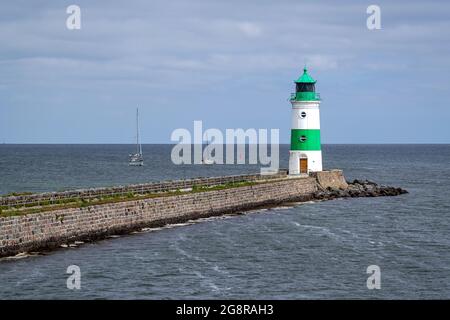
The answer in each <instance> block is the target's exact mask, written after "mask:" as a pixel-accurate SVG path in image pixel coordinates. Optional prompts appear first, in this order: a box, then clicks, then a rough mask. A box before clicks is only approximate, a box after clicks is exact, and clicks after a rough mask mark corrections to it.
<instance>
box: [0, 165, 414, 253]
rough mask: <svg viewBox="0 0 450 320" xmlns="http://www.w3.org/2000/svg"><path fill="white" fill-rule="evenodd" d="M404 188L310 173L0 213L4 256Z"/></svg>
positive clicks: (334, 174)
mask: <svg viewBox="0 0 450 320" xmlns="http://www.w3.org/2000/svg"><path fill="white" fill-rule="evenodd" d="M405 192H406V191H405V190H403V189H399V188H392V187H385V186H378V185H376V184H374V183H372V182H368V181H357V180H355V181H354V182H353V183H347V182H346V181H345V178H344V175H343V173H342V171H340V170H332V171H324V172H320V173H316V174H313V175H311V176H306V177H298V178H290V177H284V178H280V179H270V180H263V179H261V180H260V181H258V182H256V183H253V184H251V185H245V186H239V187H231V188H226V189H221V190H206V191H202V192H196V193H188V192H187V193H184V194H177V195H167V196H161V197H152V198H146V199H133V200H127V201H125V200H124V201H121V202H114V203H106V204H98V205H91V206H87V207H80V208H66V209H55V210H52V211H47V212H41V213H31V214H27V215H18V216H9V217H0V257H5V256H11V255H16V254H18V253H21V252H32V251H42V250H50V249H54V248H57V247H60V246H66V245H67V244H68V243H75V242H88V241H95V240H98V239H103V238H107V237H109V236H112V235H117V234H124V233H129V232H132V231H135V230H140V229H142V228H151V227H160V226H163V225H166V224H171V223H181V222H186V221H188V220H192V219H199V218H205V217H211V216H218V215H224V214H233V213H242V212H245V211H248V210H254V209H258V208H263V207H273V206H278V205H281V204H283V203H287V202H301V201H310V200H328V199H334V198H338V197H367V196H370V197H372V196H390V195H398V194H402V193H405Z"/></svg>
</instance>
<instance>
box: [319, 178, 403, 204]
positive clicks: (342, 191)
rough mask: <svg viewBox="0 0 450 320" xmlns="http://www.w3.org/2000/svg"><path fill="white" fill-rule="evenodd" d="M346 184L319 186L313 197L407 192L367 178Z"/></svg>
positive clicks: (352, 196)
mask: <svg viewBox="0 0 450 320" xmlns="http://www.w3.org/2000/svg"><path fill="white" fill-rule="evenodd" d="M347 185H348V186H347V187H346V188H333V187H327V188H319V190H318V191H316V192H315V193H314V194H313V197H314V199H317V200H330V199H335V198H356V197H384V196H398V195H401V194H405V193H408V191H407V190H405V189H402V188H395V187H389V186H384V185H378V184H377V183H375V182H372V181H369V180H353V182H347Z"/></svg>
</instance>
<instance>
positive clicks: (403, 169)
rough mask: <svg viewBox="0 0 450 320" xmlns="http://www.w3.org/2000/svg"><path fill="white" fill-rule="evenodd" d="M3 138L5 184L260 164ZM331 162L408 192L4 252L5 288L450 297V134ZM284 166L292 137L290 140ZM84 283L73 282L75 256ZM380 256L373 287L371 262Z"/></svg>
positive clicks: (5, 187)
mask: <svg viewBox="0 0 450 320" xmlns="http://www.w3.org/2000/svg"><path fill="white" fill-rule="evenodd" d="M129 149H130V147H129V146H111V145H109V146H10V145H0V193H8V192H12V191H44V190H60V189H67V188H73V187H84V186H103V185H112V184H125V183H134V182H145V181H150V180H161V179H174V178H181V177H188V176H209V175H223V174H232V173H242V172H255V171H256V170H257V167H254V166H185V167H175V166H173V165H171V163H170V146H144V152H145V157H146V166H145V167H143V168H132V167H128V166H127V165H126V160H127V159H126V155H127V154H128V152H129ZM323 151H324V152H323V153H324V163H325V166H326V167H327V168H342V169H344V170H345V173H346V176H347V177H348V178H349V179H353V178H368V179H371V180H375V181H377V182H379V183H383V184H390V185H395V186H401V187H403V188H406V189H408V190H409V192H410V193H409V194H407V195H402V196H399V197H384V198H383V197H382V198H360V199H340V200H333V201H327V202H320V203H304V204H299V205H298V206H295V207H283V208H277V209H271V210H263V211H258V212H254V213H249V214H246V215H242V216H232V217H226V218H224V217H221V218H215V219H207V220H205V221H202V222H198V223H192V224H186V225H184V226H178V227H171V228H163V229H159V230H153V231H147V232H142V233H139V234H133V235H129V236H123V237H121V238H119V239H110V240H105V241H101V242H98V243H95V244H86V245H84V246H81V247H79V248H71V249H61V250H57V251H55V252H52V253H50V254H48V255H46V256H36V257H28V258H24V259H15V260H3V261H0V298H2V299H5V298H14V299H16V298H44V299H55V298H57V299H64V298H76V299H77V298H119V299H133V298H145V299H147V298H148V299H159V298H162V299H176V298H189V299H190V298H225V299H229V298H260V299H262V298H275V299H281V298H287V299H300V298H306V299H310V298H325V299H332V298H402V299H410V298H446V299H448V298H450V216H449V215H450V197H449V196H450V192H449V190H450V170H449V169H448V165H449V159H450V146H449V145H432V146H426V145H420V146H415V145H395V146H394V145H370V146H369V145H367V146H364V145H332V146H324V150H323ZM280 154H281V156H282V157H283V158H282V159H281V160H282V161H281V165H282V167H286V166H287V154H288V153H287V146H282V148H281V152H280ZM74 264H75V265H78V266H79V267H80V268H81V273H82V276H81V290H76V291H72V290H68V289H67V288H66V279H67V277H68V275H67V274H66V273H65V272H66V268H67V267H68V266H69V265H74ZM373 264H375V265H378V266H380V268H381V281H382V283H381V290H368V289H367V287H366V279H367V276H368V275H367V274H366V268H367V266H369V265H373Z"/></svg>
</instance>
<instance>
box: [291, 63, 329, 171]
mask: <svg viewBox="0 0 450 320" xmlns="http://www.w3.org/2000/svg"><path fill="white" fill-rule="evenodd" d="M315 84H316V81H315V80H314V79H313V78H311V76H310V75H309V74H308V70H307V69H306V67H305V68H304V69H303V74H302V75H301V76H300V78H298V79H297V80H296V81H295V93H293V94H292V96H291V103H292V124H291V149H290V151H289V153H290V155H289V175H299V174H307V173H309V172H313V171H322V151H321V148H320V113H319V105H320V96H319V94H318V93H316V88H315Z"/></svg>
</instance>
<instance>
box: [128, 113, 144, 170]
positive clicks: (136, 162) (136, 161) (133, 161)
mask: <svg viewBox="0 0 450 320" xmlns="http://www.w3.org/2000/svg"><path fill="white" fill-rule="evenodd" d="M128 164H129V165H130V166H143V165H144V157H143V155H142V145H141V143H140V141H139V109H136V153H134V154H130V162H129V163H128Z"/></svg>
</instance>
